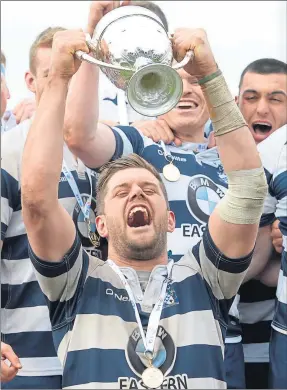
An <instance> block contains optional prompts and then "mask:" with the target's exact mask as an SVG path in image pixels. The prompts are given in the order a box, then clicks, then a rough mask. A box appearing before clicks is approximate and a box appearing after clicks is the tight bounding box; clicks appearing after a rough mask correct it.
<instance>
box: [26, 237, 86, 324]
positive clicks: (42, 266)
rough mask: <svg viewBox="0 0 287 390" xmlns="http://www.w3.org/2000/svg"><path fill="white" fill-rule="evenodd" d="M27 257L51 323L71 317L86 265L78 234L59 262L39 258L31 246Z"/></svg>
mask: <svg viewBox="0 0 287 390" xmlns="http://www.w3.org/2000/svg"><path fill="white" fill-rule="evenodd" d="M29 257H30V259H31V261H32V264H33V266H34V270H35V274H36V277H37V280H38V282H39V285H40V287H41V290H42V291H43V293H44V295H45V297H46V299H47V303H48V308H49V312H50V319H51V324H52V326H53V327H59V326H62V325H64V324H66V323H67V322H68V321H69V320H70V319H72V318H74V317H75V314H76V306H77V302H78V299H79V298H80V294H81V291H82V287H83V285H84V283H85V280H86V277H87V273H88V267H89V255H88V254H87V253H86V252H85V251H84V250H83V248H82V245H81V242H80V239H79V237H78V235H77V236H76V238H75V241H74V243H73V245H72V247H71V249H70V250H69V251H68V252H67V253H66V254H65V256H64V257H63V259H61V260H60V261H59V262H48V261H45V260H44V259H40V258H39V257H37V256H36V255H35V254H34V252H33V250H32V248H31V246H29Z"/></svg>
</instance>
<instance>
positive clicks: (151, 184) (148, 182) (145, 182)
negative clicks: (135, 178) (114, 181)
mask: <svg viewBox="0 0 287 390" xmlns="http://www.w3.org/2000/svg"><path fill="white" fill-rule="evenodd" d="M138 185H139V186H140V187H144V186H152V187H154V188H158V187H157V185H156V184H155V183H153V182H151V181H141V182H140V183H138ZM128 187H130V184H129V183H122V184H118V185H117V186H115V187H114V188H113V192H114V191H115V190H117V189H119V188H128Z"/></svg>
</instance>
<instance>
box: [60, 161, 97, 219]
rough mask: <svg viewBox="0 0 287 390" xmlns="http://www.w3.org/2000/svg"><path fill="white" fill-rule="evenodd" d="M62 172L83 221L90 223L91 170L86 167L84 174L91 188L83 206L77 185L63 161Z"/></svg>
mask: <svg viewBox="0 0 287 390" xmlns="http://www.w3.org/2000/svg"><path fill="white" fill-rule="evenodd" d="M62 172H63V174H64V175H65V177H66V179H67V181H68V183H69V185H70V187H71V190H72V191H73V194H74V195H75V198H76V200H77V202H78V205H79V206H80V208H81V210H82V213H83V214H84V218H85V221H86V222H87V223H89V222H90V209H91V201H92V192H93V185H92V175H91V170H90V169H89V168H87V167H86V172H87V175H88V178H89V182H90V186H91V193H90V196H89V197H88V199H87V201H86V203H85V204H84V202H83V199H82V197H81V194H80V191H79V188H78V186H77V183H76V181H75V179H74V176H73V175H72V173H71V171H70V170H69V168H68V166H67V164H66V162H65V160H63V165H62Z"/></svg>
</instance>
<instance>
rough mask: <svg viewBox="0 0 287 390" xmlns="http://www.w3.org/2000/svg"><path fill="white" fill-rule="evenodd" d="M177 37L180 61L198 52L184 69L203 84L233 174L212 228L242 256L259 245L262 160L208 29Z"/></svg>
mask: <svg viewBox="0 0 287 390" xmlns="http://www.w3.org/2000/svg"><path fill="white" fill-rule="evenodd" d="M173 41H174V42H173V43H174V51H175V52H176V54H177V57H178V59H181V58H183V57H184V55H185V53H186V52H187V50H189V49H193V50H194V54H195V56H194V59H193V60H192V61H191V62H190V63H189V64H188V65H187V66H186V67H185V69H186V71H187V72H188V73H190V74H191V75H193V76H195V77H197V79H198V80H199V84H200V85H201V88H202V91H203V93H204V96H205V100H206V103H207V106H208V109H209V113H210V118H211V121H212V124H213V128H214V133H215V137H216V144H217V146H218V150H219V155H220V159H221V161H222V164H223V167H224V170H225V173H226V174H227V177H228V184H229V186H228V191H227V193H226V195H225V197H224V198H223V199H222V200H221V201H220V202H219V204H218V205H217V207H216V208H215V210H214V212H213V213H212V215H211V216H210V219H209V231H210V234H211V237H212V239H213V241H214V243H215V245H216V246H217V248H218V249H219V250H220V251H221V252H222V253H223V254H224V255H225V256H226V257H228V258H239V257H243V256H246V255H248V254H249V253H250V252H251V251H252V249H253V248H254V245H255V240H256V236H257V232H258V226H259V221H260V217H261V213H262V208H263V202H264V199H265V196H266V192H267V184H266V179H265V174H264V171H263V168H262V163H261V160H260V157H259V155H258V152H257V149H256V145H255V142H254V140H253V138H252V135H251V133H250V131H249V129H248V127H247V125H246V123H245V121H244V119H243V116H242V114H241V112H240V111H239V108H238V107H237V105H236V104H235V102H234V99H233V97H232V95H231V93H230V91H229V89H228V86H227V84H226V82H225V79H224V77H223V75H222V74H221V72H220V71H219V70H218V67H217V64H216V62H215V59H214V56H213V54H212V51H211V48H210V46H209V43H208V39H207V37H206V34H205V32H204V31H203V30H190V29H179V30H177V31H176V32H175V34H174V38H173Z"/></svg>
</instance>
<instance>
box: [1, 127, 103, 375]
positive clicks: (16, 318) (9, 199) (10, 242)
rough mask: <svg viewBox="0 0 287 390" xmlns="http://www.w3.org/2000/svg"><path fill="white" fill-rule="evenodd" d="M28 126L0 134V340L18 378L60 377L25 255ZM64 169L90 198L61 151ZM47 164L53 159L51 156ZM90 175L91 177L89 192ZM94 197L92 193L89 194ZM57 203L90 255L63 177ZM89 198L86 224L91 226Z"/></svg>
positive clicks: (43, 305) (77, 167)
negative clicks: (15, 362)
mask: <svg viewBox="0 0 287 390" xmlns="http://www.w3.org/2000/svg"><path fill="white" fill-rule="evenodd" d="M30 125H31V121H30V120H27V121H24V122H22V123H21V124H20V125H18V126H16V127H15V128H14V129H11V130H10V131H8V132H7V133H4V134H3V135H2V145H1V147H2V156H1V157H2V161H1V240H2V241H3V248H2V253H1V255H2V256H1V339H2V341H4V342H5V343H7V344H9V345H11V346H12V348H13V349H14V351H15V353H16V354H17V355H18V356H19V358H20V360H21V363H22V365H23V368H22V370H21V371H19V375H21V376H49V375H61V373H62V367H61V364H60V362H59V360H58V358H57V355H56V351H55V348H54V344H53V340H52V332H51V323H50V319H49V311H48V307H47V302H46V300H45V297H44V296H43V294H42V291H41V289H40V287H39V284H38V282H37V280H36V277H35V273H34V269H33V266H32V263H31V260H30V259H29V256H28V240H27V235H26V230H25V226H24V223H23V219H22V210H21V160H22V154H23V148H24V144H25V141H26V136H27V133H28V131H29V128H30ZM64 158H65V161H66V165H67V166H68V168H69V169H70V170H71V172H72V174H73V176H74V178H75V180H76V182H77V184H78V187H79V191H80V193H81V194H82V196H83V198H87V197H88V196H89V195H90V191H91V188H90V181H89V179H88V177H87V173H86V171H85V167H84V165H83V164H82V163H81V162H80V161H78V163H77V162H76V160H75V159H74V157H73V155H72V154H71V152H69V150H68V148H67V147H65V148H64ZM51 164H53V156H51ZM95 185H96V174H95V173H94V172H92V186H93V188H95ZM93 192H94V191H93ZM59 200H60V202H61V204H62V205H63V206H64V207H65V209H66V210H67V211H68V212H69V213H70V215H71V216H72V218H73V220H74V222H75V225H76V227H77V231H78V235H79V237H80V238H81V241H82V243H83V245H84V246H85V247H86V248H87V250H88V251H89V252H90V253H91V254H94V255H96V256H101V251H99V250H95V249H94V248H93V247H92V246H91V244H90V242H89V240H88V236H87V230H86V226H85V223H84V222H83V215H82V212H81V210H80V208H79V206H78V204H77V202H76V199H75V197H74V195H73V192H72V190H71V188H70V186H69V183H68V182H67V179H66V177H65V176H64V174H63V173H62V174H61V177H60V182H59ZM95 208H96V203H95V197H94V194H93V200H92V207H91V209H92V211H91V221H92V225H93V228H94V226H95V224H94V221H95Z"/></svg>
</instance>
